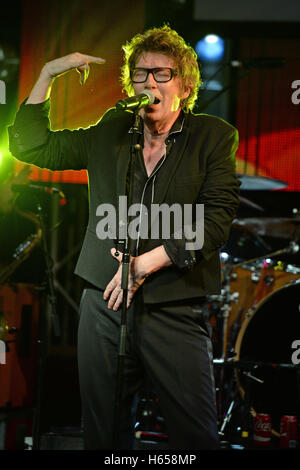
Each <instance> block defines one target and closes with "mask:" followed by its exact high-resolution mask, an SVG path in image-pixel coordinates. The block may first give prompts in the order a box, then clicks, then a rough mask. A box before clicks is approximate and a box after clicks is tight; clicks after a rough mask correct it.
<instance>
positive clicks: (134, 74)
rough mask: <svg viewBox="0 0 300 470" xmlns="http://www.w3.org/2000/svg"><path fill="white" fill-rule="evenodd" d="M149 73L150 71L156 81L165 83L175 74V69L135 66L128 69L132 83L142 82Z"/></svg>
mask: <svg viewBox="0 0 300 470" xmlns="http://www.w3.org/2000/svg"><path fill="white" fill-rule="evenodd" d="M149 73H152V76H153V78H154V80H155V81H156V82H158V83H165V82H169V81H170V80H172V78H173V76H174V75H176V72H175V70H173V69H171V68H169V67H156V68H155V69H144V68H141V67H139V68H137V69H133V70H131V71H130V78H131V81H132V82H133V83H144V82H145V81H146V80H147V78H148V75H149Z"/></svg>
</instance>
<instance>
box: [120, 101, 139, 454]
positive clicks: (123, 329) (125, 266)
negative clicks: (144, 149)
mask: <svg viewBox="0 0 300 470" xmlns="http://www.w3.org/2000/svg"><path fill="white" fill-rule="evenodd" d="M139 109H140V107H138V108H137V109H136V110H135V111H134V124H133V127H132V130H133V133H132V144H131V158H130V164H129V183H128V189H127V193H128V200H127V218H126V220H127V228H126V238H125V240H124V242H123V244H124V247H123V255H122V277H121V289H122V290H123V299H122V310H121V325H120V339H119V351H118V362H117V382H116V394H115V409H114V432H113V448H114V449H118V448H119V446H120V416H121V400H122V391H123V372H124V364H125V356H126V338H127V299H128V278H129V269H130V241H129V234H128V225H129V222H128V208H129V207H130V205H131V203H132V199H133V188H134V170H135V162H136V157H137V155H138V152H139V151H140V149H141V146H140V144H138V141H137V140H138V135H137V131H138V128H139V122H140V115H139V114H138V112H139Z"/></svg>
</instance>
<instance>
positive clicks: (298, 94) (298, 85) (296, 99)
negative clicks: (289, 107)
mask: <svg viewBox="0 0 300 470" xmlns="http://www.w3.org/2000/svg"><path fill="white" fill-rule="evenodd" d="M292 88H294V89H296V91H294V92H293V93H292V96H291V99H292V103H293V104H299V103H300V80H294V81H293V82H292Z"/></svg>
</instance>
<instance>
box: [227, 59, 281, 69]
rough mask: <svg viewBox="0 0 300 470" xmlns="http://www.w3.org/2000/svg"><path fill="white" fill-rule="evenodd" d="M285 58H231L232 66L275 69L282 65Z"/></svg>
mask: <svg viewBox="0 0 300 470" xmlns="http://www.w3.org/2000/svg"><path fill="white" fill-rule="evenodd" d="M284 64H285V59H284V58H283V57H248V58H246V59H242V60H231V61H230V65H231V66H232V67H245V68H249V69H250V68H253V69H276V68H280V67H283V66H284Z"/></svg>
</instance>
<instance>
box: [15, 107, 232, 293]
mask: <svg viewBox="0 0 300 470" xmlns="http://www.w3.org/2000/svg"><path fill="white" fill-rule="evenodd" d="M49 108H50V100H48V101H46V102H44V103H41V104H35V105H32V104H29V105H25V104H24V103H23V104H22V105H21V106H20V109H19V111H18V113H17V115H16V118H15V122H14V124H13V126H11V127H9V129H8V131H9V143H10V151H11V153H12V155H13V156H15V157H16V158H17V159H19V160H21V161H24V162H26V163H30V164H34V165H37V166H39V167H41V168H48V169H50V170H66V169H74V170H80V169H87V171H88V178H89V200H90V204H89V223H88V227H87V230H86V235H85V238H84V242H83V246H82V250H81V253H80V256H79V260H78V263H77V266H76V269H75V273H76V274H78V275H79V276H81V277H82V278H84V279H86V280H87V281H88V282H90V283H92V284H94V285H95V286H97V287H99V288H100V289H104V288H105V287H106V285H107V284H108V282H109V281H110V280H111V279H112V278H113V276H114V275H115V273H116V270H117V268H118V264H119V263H118V261H116V260H114V259H113V258H112V256H111V254H110V249H111V248H112V247H114V246H115V244H114V241H113V240H112V239H110V238H107V239H105V240H100V239H99V238H98V237H97V235H96V228H97V223H98V222H99V217H97V215H96V211H97V207H98V206H99V205H100V204H104V203H105V204H111V205H113V206H114V207H116V208H117V207H118V203H119V196H120V195H125V194H126V184H125V183H126V176H127V171H128V165H129V161H130V155H131V152H130V146H131V143H132V140H131V139H132V134H131V133H130V132H129V130H130V128H131V125H132V120H133V117H132V113H127V112H123V111H121V112H117V111H116V110H115V109H111V110H109V111H108V112H107V113H106V114H105V115H104V117H103V118H102V119H101V120H100V121H99V122H98V123H97V124H96V125H95V126H91V127H89V128H88V129H78V130H73V131H70V130H63V131H55V132H53V131H51V130H50V123H49V119H48V115H49ZM237 145H238V134H237V131H236V129H235V128H234V127H232V126H231V125H230V124H228V123H227V122H225V121H224V120H222V119H220V118H218V117H214V116H209V115H205V114H200V115H193V114H192V113H186V114H185V115H184V123H183V128H182V130H181V132H179V133H176V134H173V135H172V134H171V135H170V138H169V147H170V146H171V150H170V151H169V154H168V157H167V159H166V162H165V164H164V165H165V166H163V167H162V172H161V173H160V175H159V178H158V179H157V182H156V186H155V193H154V201H153V202H154V203H158V204H162V203H167V204H169V205H172V204H173V203H178V204H180V205H181V206H183V205H184V204H204V245H203V247H202V248H201V249H200V250H187V249H186V240H185V239H184V237H183V238H182V239H179V240H178V239H174V238H173V239H171V240H161V239H158V240H155V239H154V240H152V239H148V240H146V242H145V243H144V244H143V251H144V252H146V251H149V250H151V249H153V248H155V247H156V246H159V245H161V244H164V246H165V248H166V251H167V253H168V254H169V256H170V257H171V258H172V260H173V262H174V265H173V266H171V267H169V268H166V269H163V270H161V271H159V272H156V273H154V274H153V275H151V276H149V277H148V278H147V279H146V281H145V283H144V299H145V302H164V301H171V300H179V299H187V298H188V299H191V298H197V297H201V296H203V295H207V294H216V293H219V291H220V287H221V274H220V258H219V250H220V248H221V247H222V246H223V245H224V244H225V242H226V241H227V238H228V235H229V230H230V226H231V222H232V219H233V217H234V216H235V213H236V210H237V207H238V203H239V198H238V194H239V181H238V179H237V177H236V169H235V152H236V150H237Z"/></svg>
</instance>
